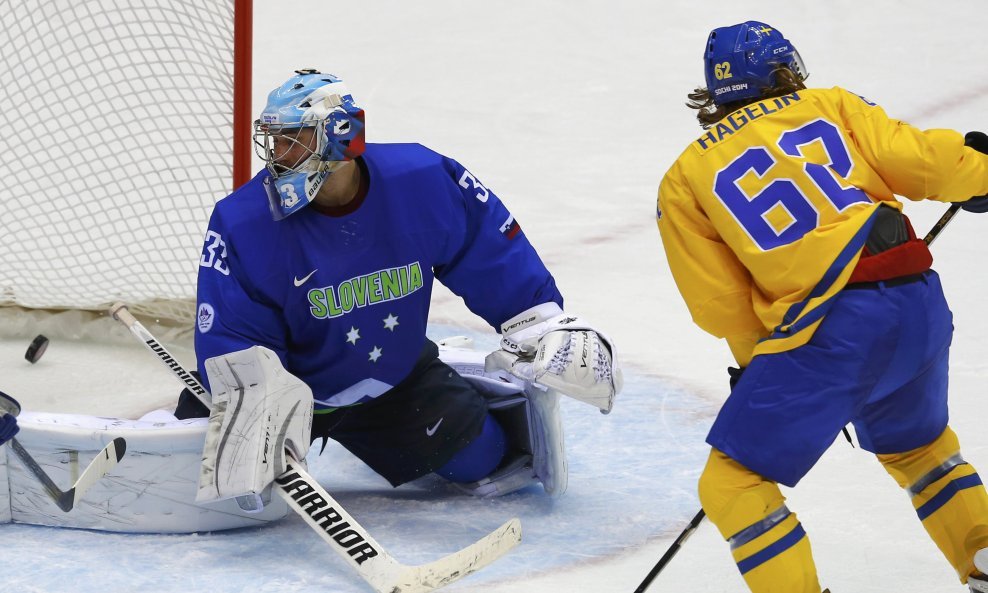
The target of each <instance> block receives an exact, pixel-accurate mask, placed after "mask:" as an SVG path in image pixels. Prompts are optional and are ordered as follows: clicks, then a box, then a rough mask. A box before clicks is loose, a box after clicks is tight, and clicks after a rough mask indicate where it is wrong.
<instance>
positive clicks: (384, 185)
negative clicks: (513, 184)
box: [195, 144, 563, 408]
mask: <svg viewBox="0 0 988 593" xmlns="http://www.w3.org/2000/svg"><path fill="white" fill-rule="evenodd" d="M360 164H361V166H362V167H364V173H365V174H366V175H367V179H368V181H369V185H368V186H367V193H366V197H365V198H364V200H363V202H362V203H361V204H360V205H359V207H358V208H356V209H355V210H354V211H352V212H349V213H347V214H342V215H338V216H336V215H328V214H326V213H323V212H320V211H317V209H316V208H314V207H309V208H305V209H304V210H301V211H299V212H297V213H295V214H293V215H291V216H289V217H288V218H285V219H284V220H280V221H277V222H276V221H274V220H273V219H272V217H271V213H270V212H269V210H268V200H267V196H266V194H265V190H264V187H263V182H264V180H265V179H266V178H267V177H268V176H269V175H268V173H267V171H262V172H260V173H259V174H258V175H256V176H255V177H254V178H253V179H252V180H251V181H250V182H248V183H247V184H245V185H244V186H243V187H241V188H240V189H238V190H237V191H236V192H234V193H233V194H231V195H230V196H228V197H227V198H225V199H223V200H221V201H220V202H218V203H217V204H216V207H215V209H214V210H213V214H212V216H211V218H210V221H209V228H208V230H207V231H206V237H205V242H204V246H203V251H202V257H201V259H200V262H199V263H200V269H199V282H198V306H197V324H196V325H197V329H196V336H195V346H196V358H197V362H198V367H199V368H200V369H203V368H204V365H203V363H204V362H205V361H206V359H208V358H211V357H214V356H219V355H222V354H227V353H230V352H235V351H238V350H243V349H245V348H249V347H251V346H254V345H259V346H264V347H266V348H269V349H271V350H273V351H274V352H276V353H277V354H278V356H279V357H280V358H281V361H282V364H284V366H285V368H286V369H288V371H289V372H291V373H292V374H294V375H295V376H297V377H299V378H300V379H302V380H303V381H305V382H306V383H307V384H308V385H309V386H310V387H311V388H312V391H313V395H314V397H315V400H316V404H317V408H318V407H339V406H346V405H351V404H355V403H360V402H364V401H368V400H369V399H372V398H375V397H377V396H379V395H381V394H383V393H384V392H385V391H387V390H388V389H390V388H391V387H392V386H394V385H396V384H397V383H399V382H400V381H401V380H402V379H404V378H405V377H406V376H407V375H408V373H409V372H410V371H411V370H412V367H413V365H414V363H415V361H416V359H417V358H418V356H419V354H420V352H421V351H422V349H423V347H424V346H425V340H426V323H427V320H428V316H429V303H430V298H431V296H432V281H433V278H436V279H438V280H440V281H441V282H442V283H443V284H445V285H446V286H447V287H448V288H449V289H450V290H452V291H453V292H454V293H456V294H457V295H459V296H460V297H462V298H463V300H464V301H465V303H466V305H467V306H468V307H469V308H470V310H471V311H473V312H474V313H476V314H477V315H479V316H480V317H482V318H483V319H484V320H485V321H487V323H489V324H490V325H491V326H493V327H495V328H497V327H498V325H499V324H500V323H501V322H502V321H505V320H507V319H509V318H511V317H513V316H515V315H517V314H518V313H521V312H522V311H524V310H526V309H528V308H530V307H533V306H535V305H539V304H542V303H548V302H555V303H557V304H558V305H559V306H560V307H561V306H562V304H563V303H562V296H561V295H560V293H559V291H558V290H557V288H556V284H555V281H554V280H553V277H552V275H551V274H550V273H549V271H548V270H547V269H546V267H545V265H544V264H543V263H542V261H541V260H540V259H539V256H538V254H537V253H536V252H535V249H534V248H533V247H532V245H531V244H530V243H529V241H528V239H527V238H526V237H525V235H524V233H522V232H521V229H520V227H519V226H518V223H517V222H516V221H515V220H514V217H512V215H511V213H510V212H508V210H507V208H505V206H504V205H503V204H502V203H501V201H500V200H499V199H498V198H497V196H495V195H494V194H493V193H492V192H491V191H489V190H488V189H487V188H485V187H484V186H483V185H482V184H481V183H480V182H479V181H478V180H477V178H476V177H474V176H473V175H472V174H471V173H470V172H469V171H467V170H466V169H465V168H464V167H463V166H462V165H460V164H459V163H457V162H456V161H454V160H452V159H449V158H446V157H444V156H442V155H440V154H437V153H435V152H433V151H431V150H429V149H427V148H425V147H423V146H420V145H417V144H376V145H375V144H368V145H367V150H366V152H365V153H364V155H363V157H362V163H360ZM203 379H204V380H206V381H208V377H203Z"/></svg>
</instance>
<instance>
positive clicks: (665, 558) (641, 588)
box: [635, 509, 707, 593]
mask: <svg viewBox="0 0 988 593" xmlns="http://www.w3.org/2000/svg"><path fill="white" fill-rule="evenodd" d="M706 516H707V514H706V513H705V512H703V509H700V512H699V513H697V514H696V515H695V516H694V517H693V519H691V520H690V524H689V525H687V526H686V529H684V530H683V532H682V533H680V534H679V537H677V538H676V541H674V542H672V545H671V546H669V549H668V550H666V553H665V554H663V555H662V558H659V561H658V562H656V563H655V566H653V567H652V570H650V571H648V574H647V575H645V579H644V580H642V582H641V584H640V585H638V588H637V589H635V593H645V590H646V589H648V587H649V585H651V584H652V581H654V580H655V577H657V576H659V573H660V572H662V569H663V568H665V567H666V564H669V561H670V560H672V558H673V556H675V555H676V553H677V552H679V548H681V547H682V546H683V543H685V542H686V540H688V539H689V538H690V536H691V535H693V532H694V531H696V528H697V527H699V526H700V521H703V518H704V517H706Z"/></svg>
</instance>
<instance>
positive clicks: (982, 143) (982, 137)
mask: <svg viewBox="0 0 988 593" xmlns="http://www.w3.org/2000/svg"><path fill="white" fill-rule="evenodd" d="M964 145H965V146H969V147H971V148H973V149H974V150H977V151H978V152H981V153H985V154H988V134H985V133H984V132H968V133H967V134H964ZM960 209H961V205H960V202H954V203H953V204H951V205H950V208H947V211H946V212H944V213H943V216H941V217H940V220H938V221H937V222H936V224H934V225H933V228H931V229H930V232H928V233H926V236H925V237H923V241H925V242H926V244H927V245H930V244H932V243H933V241H934V240H935V239H936V238H937V235H939V234H940V231H942V230H943V229H944V227H945V226H947V223H949V222H950V221H951V220H953V218H954V215H955V214H957V211H958V210H960Z"/></svg>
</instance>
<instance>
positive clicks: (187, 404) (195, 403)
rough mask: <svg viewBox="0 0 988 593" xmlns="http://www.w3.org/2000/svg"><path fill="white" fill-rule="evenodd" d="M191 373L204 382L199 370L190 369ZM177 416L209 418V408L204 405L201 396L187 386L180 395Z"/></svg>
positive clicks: (183, 418)
mask: <svg viewBox="0 0 988 593" xmlns="http://www.w3.org/2000/svg"><path fill="white" fill-rule="evenodd" d="M189 374H191V375H192V376H193V377H195V378H196V381H199V382H200V383H202V377H201V376H200V375H199V371H190V372H189ZM175 417H176V418H178V419H179V420H186V419H188V418H209V408H207V407H206V406H204V405H202V402H201V401H199V398H198V397H196V396H195V394H194V393H192V391H191V390H190V389H189V388H188V387H186V388H185V389H183V390H182V393H180V394H179V396H178V405H177V406H175Z"/></svg>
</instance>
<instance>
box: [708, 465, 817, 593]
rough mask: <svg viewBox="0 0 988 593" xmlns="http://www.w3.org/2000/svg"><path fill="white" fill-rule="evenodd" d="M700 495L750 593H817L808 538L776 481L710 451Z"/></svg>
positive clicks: (814, 568) (814, 570)
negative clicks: (787, 505) (777, 592)
mask: <svg viewBox="0 0 988 593" xmlns="http://www.w3.org/2000/svg"><path fill="white" fill-rule="evenodd" d="M699 493H700V502H701V504H702V505H703V509H704V511H706V513H707V517H709V518H710V521H711V522H712V523H713V524H714V525H716V526H717V529H718V530H720V533H721V535H723V536H724V539H725V540H727V542H728V543H729V544H730V546H731V554H732V555H733V556H734V561H735V562H736V563H737V566H738V570H739V571H740V572H741V574H742V576H743V577H744V580H745V582H747V583H748V586H749V588H750V589H751V590H752V591H756V592H770V591H792V592H794V593H819V592H820V583H819V581H818V579H817V576H816V566H815V564H814V562H813V556H812V553H811V551H810V544H809V539H808V538H807V536H806V533H805V531H803V527H802V525H801V524H800V523H799V520H798V519H797V518H796V515H795V514H794V513H791V512H790V511H789V509H788V507H786V505H785V497H784V496H782V492H781V491H780V490H779V486H778V485H777V484H776V483H775V482H771V481H768V480H766V479H765V478H763V477H762V476H759V475H758V474H756V473H754V472H752V471H750V470H748V469H747V468H745V467H744V466H742V465H741V464H739V463H737V462H736V461H734V460H733V459H731V458H730V457H728V456H727V455H725V454H723V453H721V452H720V451H718V450H716V449H714V450H712V451H711V454H710V458H709V459H708V461H707V466H706V467H705V468H704V470H703V474H702V475H701V476H700V484H699Z"/></svg>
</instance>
